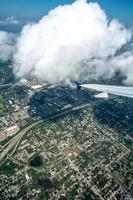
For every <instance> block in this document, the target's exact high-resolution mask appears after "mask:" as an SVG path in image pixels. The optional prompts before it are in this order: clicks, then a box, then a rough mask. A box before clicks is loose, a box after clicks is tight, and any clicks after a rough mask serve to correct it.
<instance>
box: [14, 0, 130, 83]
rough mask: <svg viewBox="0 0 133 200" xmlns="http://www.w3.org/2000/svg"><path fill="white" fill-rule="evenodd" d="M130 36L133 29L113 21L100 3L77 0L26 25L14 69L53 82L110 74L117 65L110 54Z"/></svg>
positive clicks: (15, 58)
mask: <svg viewBox="0 0 133 200" xmlns="http://www.w3.org/2000/svg"><path fill="white" fill-rule="evenodd" d="M130 39H131V32H130V31H129V30H127V29H126V28H125V27H124V26H123V25H122V24H121V23H120V22H118V21H117V20H112V21H109V20H108V19H107V16H106V14H105V12H104V11H103V10H102V9H101V8H100V6H99V5H98V4H97V3H87V1H84V0H79V1H75V2H74V3H73V4H71V5H64V6H59V7H57V8H55V9H54V10H51V11H50V12H49V14H48V15H47V16H44V17H43V18H42V19H41V20H40V21H39V22H38V23H34V24H29V25H26V26H25V27H24V28H23V30H22V32H21V36H20V37H19V39H18V42H17V46H16V54H15V55H14V63H15V65H14V72H15V73H16V75H17V76H18V77H24V76H29V75H30V76H35V77H37V78H38V79H39V80H43V81H50V82H60V81H64V80H67V79H69V80H75V79H78V78H81V75H83V74H84V76H85V75H87V78H89V77H90V76H89V75H90V74H91V76H94V77H99V76H101V75H102V74H108V76H109V75H112V74H113V72H114V70H115V69H114V68H112V69H111V68H109V67H108V65H107V60H108V58H109V57H113V56H114V55H115V53H116V52H117V51H118V50H119V49H120V48H121V47H122V46H123V45H124V44H125V43H127V42H128V41H129V40H130ZM106 72H108V73H106Z"/></svg>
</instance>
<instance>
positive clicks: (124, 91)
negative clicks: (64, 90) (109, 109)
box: [80, 84, 133, 98]
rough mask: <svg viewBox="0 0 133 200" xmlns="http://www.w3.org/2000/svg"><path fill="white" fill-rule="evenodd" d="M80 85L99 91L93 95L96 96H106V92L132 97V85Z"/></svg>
mask: <svg viewBox="0 0 133 200" xmlns="http://www.w3.org/2000/svg"><path fill="white" fill-rule="evenodd" d="M80 87H81V88H82V87H83V88H87V89H91V90H96V91H100V92H101V93H100V94H98V95H96V96H95V97H97V98H108V94H114V95H118V96H124V97H130V98H133V87H126V86H113V85H100V84H82V85H80Z"/></svg>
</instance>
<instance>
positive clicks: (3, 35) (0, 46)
mask: <svg viewBox="0 0 133 200" xmlns="http://www.w3.org/2000/svg"><path fill="white" fill-rule="evenodd" d="M15 40H16V37H15V35H14V34H12V33H7V32H5V31H0V60H2V61H4V62H5V61H7V60H9V59H11V58H12V55H13V53H14V50H15Z"/></svg>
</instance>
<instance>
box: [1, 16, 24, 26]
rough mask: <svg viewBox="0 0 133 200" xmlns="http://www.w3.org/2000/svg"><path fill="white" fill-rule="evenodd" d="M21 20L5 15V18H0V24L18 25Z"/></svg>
mask: <svg viewBox="0 0 133 200" xmlns="http://www.w3.org/2000/svg"><path fill="white" fill-rule="evenodd" d="M21 23H22V21H20V20H18V19H16V18H15V17H14V16H10V17H7V18H6V19H3V20H0V25H18V24H21Z"/></svg>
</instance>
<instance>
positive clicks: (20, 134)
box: [0, 99, 105, 165]
mask: <svg viewBox="0 0 133 200" xmlns="http://www.w3.org/2000/svg"><path fill="white" fill-rule="evenodd" d="M101 101H105V100H104V99H100V100H98V101H95V102H91V103H84V104H81V105H78V106H74V107H72V108H70V109H67V110H63V111H61V112H59V113H55V114H53V115H51V116H48V117H46V118H44V119H43V120H39V121H37V122H34V123H33V124H31V125H29V126H28V127H26V128H25V129H23V130H22V131H20V132H18V134H17V135H15V136H14V137H13V138H12V139H11V140H10V141H9V142H8V143H7V144H5V145H4V146H3V147H5V148H4V150H3V152H2V153H1V154H0V165H1V164H2V163H3V162H4V161H5V160H4V158H6V154H7V153H9V152H10V151H11V150H12V149H13V147H14V148H16V147H17V145H18V143H19V141H21V139H22V137H23V136H24V135H25V133H27V132H28V131H29V130H30V129H32V128H33V127H35V126H36V125H38V124H39V123H42V122H43V121H48V120H53V119H56V118H59V117H61V116H63V115H65V114H68V113H70V112H74V111H76V110H81V109H83V108H85V107H88V106H90V105H94V104H96V103H98V102H101ZM13 152H14V150H13ZM10 155H12V153H10Z"/></svg>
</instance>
